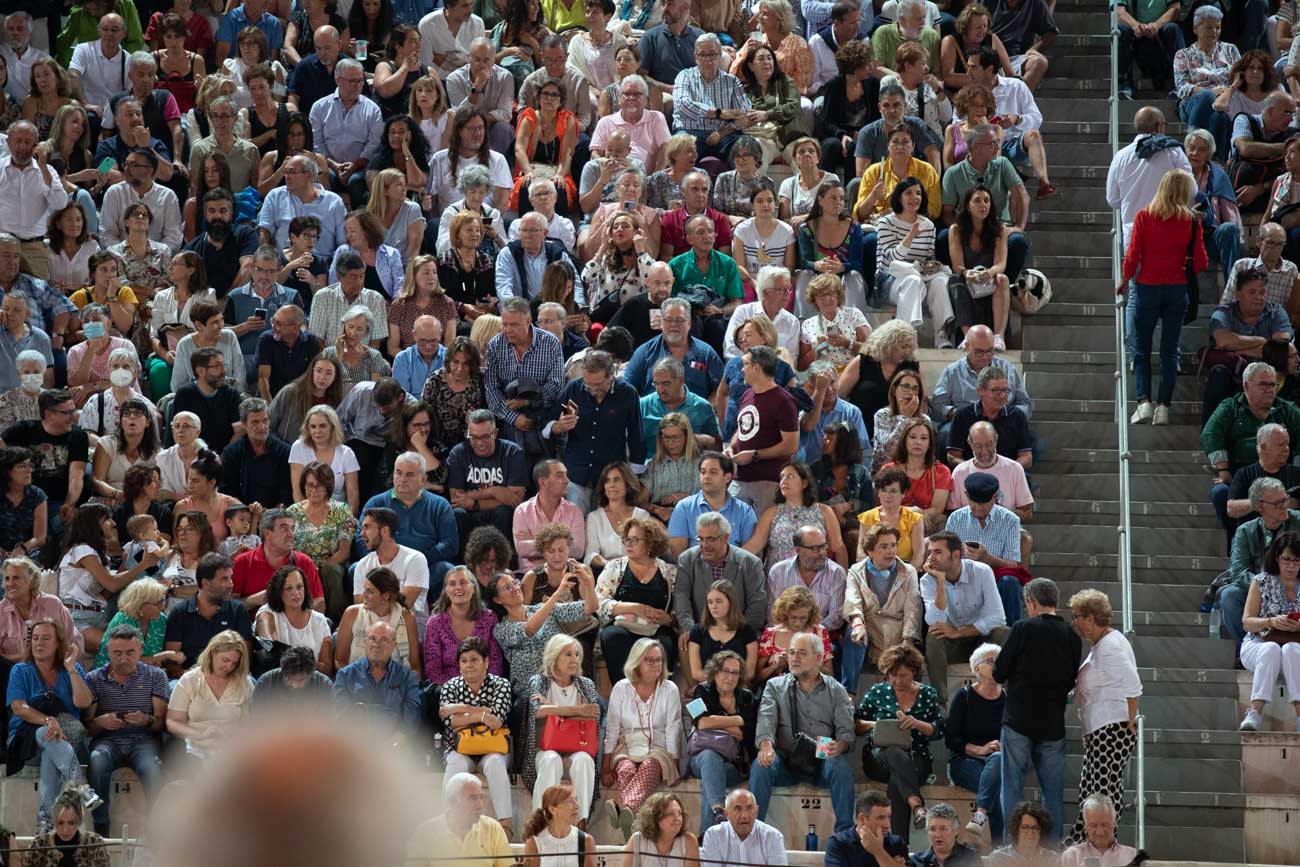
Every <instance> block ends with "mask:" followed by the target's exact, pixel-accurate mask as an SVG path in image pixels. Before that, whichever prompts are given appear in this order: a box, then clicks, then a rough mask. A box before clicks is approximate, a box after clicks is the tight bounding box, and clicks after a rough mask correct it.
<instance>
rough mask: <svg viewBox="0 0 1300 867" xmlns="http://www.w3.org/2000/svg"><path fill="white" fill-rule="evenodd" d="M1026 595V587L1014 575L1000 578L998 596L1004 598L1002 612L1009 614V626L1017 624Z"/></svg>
mask: <svg viewBox="0 0 1300 867" xmlns="http://www.w3.org/2000/svg"><path fill="white" fill-rule="evenodd" d="M1024 595H1025V592H1024V588H1022V587H1021V586H1020V581H1019V580H1018V579H1017V578H1015V577H1014V576H1012V575H1003V576H1002V577H1001V578H999V579H998V597H999V598H1001V600H1002V613H1003V614H1005V615H1006V616H1007V626H1015V625H1016V623H1017V622H1019V620H1020V613H1021V612H1020V605H1021V603H1022V602H1023V601H1024Z"/></svg>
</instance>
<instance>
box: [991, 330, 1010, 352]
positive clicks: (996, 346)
mask: <svg viewBox="0 0 1300 867" xmlns="http://www.w3.org/2000/svg"><path fill="white" fill-rule="evenodd" d="M993 351H994V352H1006V351H1007V342H1006V341H1005V340H1003V339H1002V335H1001V334H995V335H993Z"/></svg>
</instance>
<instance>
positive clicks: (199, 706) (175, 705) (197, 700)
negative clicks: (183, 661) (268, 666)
mask: <svg viewBox="0 0 1300 867" xmlns="http://www.w3.org/2000/svg"><path fill="white" fill-rule="evenodd" d="M248 669H249V660H248V643H247V642H246V641H244V636H242V635H240V634H239V633H238V632H236V631H235V630H233V629H227V630H225V631H224V632H218V633H217V634H216V635H214V636H213V637H212V640H211V641H209V642H208V646H207V647H205V648H203V652H202V653H200V654H199V659H198V662H197V663H195V665H194V667H193V668H191V669H190V670H189V671H187V672H185V673H184V674H183V675H181V679H180V680H178V681H177V682H176V689H175V690H174V691H173V692H172V697H171V700H170V701H169V702H168V703H167V731H169V732H171V733H172V734H173V735H175V736H176V737H182V738H185V752H186V753H188V754H189V755H191V756H195V757H197V758H200V759H206V758H208V756H209V755H210V754H211V752H212V751H213V750H214V749H216V748H217V747H218V746H219V745H220V744H221V742H222V741H223V740H225V738H226V737H227V735H228V734H229V726H230V725H231V724H233V723H237V722H239V721H240V720H241V719H243V718H244V717H245V716H247V715H248V709H249V700H250V699H251V698H252V697H253V679H252V678H251V677H249V674H248Z"/></svg>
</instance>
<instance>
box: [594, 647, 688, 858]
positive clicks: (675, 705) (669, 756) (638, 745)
mask: <svg viewBox="0 0 1300 867" xmlns="http://www.w3.org/2000/svg"><path fill="white" fill-rule="evenodd" d="M623 674H624V677H623V679H622V680H620V681H619V682H618V683H616V684H614V688H613V689H612V690H611V691H610V694H609V709H608V711H607V712H606V716H605V744H604V747H605V749H604V758H603V759H602V761H601V767H600V782H601V785H603V786H614V785H617V786H618V796H617V798H616V799H614V800H608V801H606V802H605V808H606V810H607V811H608V815H609V820H610V822H611V823H612V824H613V825H614V826H615V827H617V828H621V829H622V831H623V836H624V837H625V838H627V839H630V838H631V836H632V821H633V818H634V817H635V815H636V812H637V810H639V809H641V805H642V804H644V803H645V801H646V799H647V798H649V797H650V796H651V795H652V794H654V792H655V790H656V789H658V788H659V786H660V785H665V786H671V785H673V784H674V783H675V782H677V776H678V757H679V754H680V752H681V739H682V701H681V695H680V693H678V691H677V685H676V684H675V683H673V682H672V681H671V680H669V679H668V666H667V660H666V656H665V654H664V648H663V645H661V644H660V643H659V642H658V641H656V640H655V639H653V638H642V639H640V640H638V641H637V642H636V644H634V645H632V652H631V653H630V654H628V657H627V663H626V664H625V665H624V666H623Z"/></svg>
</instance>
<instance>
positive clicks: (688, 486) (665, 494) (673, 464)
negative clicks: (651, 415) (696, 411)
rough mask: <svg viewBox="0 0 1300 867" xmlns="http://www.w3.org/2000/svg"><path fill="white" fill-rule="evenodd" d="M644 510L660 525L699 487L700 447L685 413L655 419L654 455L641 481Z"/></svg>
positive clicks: (674, 413)
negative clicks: (659, 521) (644, 491)
mask: <svg viewBox="0 0 1300 867" xmlns="http://www.w3.org/2000/svg"><path fill="white" fill-rule="evenodd" d="M643 483H644V485H645V490H646V500H647V503H646V510H647V511H649V512H650V514H652V515H654V516H655V517H656V518H658V519H659V520H661V521H663V522H664V523H667V522H668V519H669V518H671V517H672V515H673V507H674V506H676V505H677V503H678V502H680V501H681V500H684V499H685V498H686V497H689V496H690V495H691V494H693V493H695V492H696V491H697V490H699V487H700V444H699V441H698V440H696V439H695V431H694V429H693V428H692V427H691V420H690V418H688V417H687V415H686V414H685V413H682V412H670V413H668V414H667V415H665V416H664V417H663V418H662V419H660V420H659V430H658V431H657V432H656V433H655V456H654V457H653V458H652V459H651V460H650V464H649V466H648V467H647V468H646V474H645V478H644V479H643Z"/></svg>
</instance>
